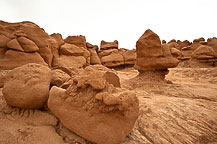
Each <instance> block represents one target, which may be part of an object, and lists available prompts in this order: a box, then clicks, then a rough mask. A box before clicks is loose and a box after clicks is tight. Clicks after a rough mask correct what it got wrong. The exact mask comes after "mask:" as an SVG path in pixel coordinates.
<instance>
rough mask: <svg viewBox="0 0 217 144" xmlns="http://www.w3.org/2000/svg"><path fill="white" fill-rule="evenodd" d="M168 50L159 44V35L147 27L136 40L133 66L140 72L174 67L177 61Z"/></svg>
mask: <svg viewBox="0 0 217 144" xmlns="http://www.w3.org/2000/svg"><path fill="white" fill-rule="evenodd" d="M168 52H169V51H168V47H166V46H164V47H162V46H161V41H160V38H159V36H158V35H157V34H155V33H154V32H152V31H151V30H149V29H148V30H146V31H145V33H144V34H143V35H142V36H141V37H140V38H139V40H138V41H137V42H136V53H137V58H136V63H135V65H134V68H135V69H137V70H139V71H140V72H142V71H147V70H163V69H167V68H172V67H176V66H177V65H178V63H179V61H178V60H177V59H176V58H173V57H172V56H171V54H169V53H168Z"/></svg>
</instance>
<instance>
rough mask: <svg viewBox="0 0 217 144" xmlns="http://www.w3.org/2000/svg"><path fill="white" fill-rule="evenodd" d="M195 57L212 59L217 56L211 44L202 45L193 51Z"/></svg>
mask: <svg viewBox="0 0 217 144" xmlns="http://www.w3.org/2000/svg"><path fill="white" fill-rule="evenodd" d="M192 58H194V59H212V58H215V55H214V50H213V48H212V47H210V46H204V45H201V46H200V47H198V48H197V49H196V50H194V51H193V53H192Z"/></svg>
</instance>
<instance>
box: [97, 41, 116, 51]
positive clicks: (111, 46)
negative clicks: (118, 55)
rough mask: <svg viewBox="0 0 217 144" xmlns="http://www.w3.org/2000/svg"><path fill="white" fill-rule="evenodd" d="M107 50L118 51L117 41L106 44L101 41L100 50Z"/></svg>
mask: <svg viewBox="0 0 217 144" xmlns="http://www.w3.org/2000/svg"><path fill="white" fill-rule="evenodd" d="M107 49H118V41H117V40H115V41H114V42H106V41H104V40H102V41H101V44H100V50H107Z"/></svg>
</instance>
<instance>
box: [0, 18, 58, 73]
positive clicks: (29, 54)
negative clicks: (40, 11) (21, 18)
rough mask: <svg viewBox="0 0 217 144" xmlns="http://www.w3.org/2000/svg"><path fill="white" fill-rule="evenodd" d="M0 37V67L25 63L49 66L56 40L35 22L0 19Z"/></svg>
mask: <svg viewBox="0 0 217 144" xmlns="http://www.w3.org/2000/svg"><path fill="white" fill-rule="evenodd" d="M0 39H1V40H0V69H13V68H15V67H19V66H22V65H24V64H27V63H38V64H42V65H48V66H50V67H51V65H52V59H53V54H52V52H53V49H55V48H56V47H57V46H56V43H55V42H56V41H55V40H54V39H53V38H52V37H50V36H49V35H48V34H47V33H46V32H45V31H44V30H43V29H41V28H40V27H39V26H37V25H36V24H34V23H32V22H21V23H7V22H3V21H0Z"/></svg>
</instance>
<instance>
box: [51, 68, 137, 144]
mask: <svg viewBox="0 0 217 144" xmlns="http://www.w3.org/2000/svg"><path fill="white" fill-rule="evenodd" d="M48 108H49V109H50V110H51V112H52V113H53V114H54V115H55V116H56V117H58V118H59V119H60V121H61V122H62V123H63V125H64V126H65V127H67V128H68V129H70V130H71V131H73V132H75V133H76V134H78V135H80V136H81V137H83V138H85V139H87V140H89V141H91V142H94V143H97V144H119V143H122V142H123V140H124V139H125V137H126V136H127V135H128V134H129V133H130V132H131V130H132V128H133V127H134V123H135V121H136V119H137V118H138V113H139V102H138V99H137V97H136V95H135V93H133V92H130V91H127V90H124V89H121V88H116V87H114V86H113V85H112V84H109V83H108V82H107V81H106V79H105V76H104V73H103V72H101V71H98V70H97V69H94V68H93V67H87V68H85V69H84V70H83V71H81V72H80V73H79V74H78V75H76V76H75V77H74V80H73V82H72V83H71V85H70V86H69V87H68V88H67V89H66V90H65V89H62V88H58V87H55V86H54V87H52V89H51V90H50V93H49V99H48Z"/></svg>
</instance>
